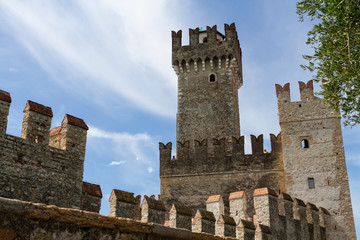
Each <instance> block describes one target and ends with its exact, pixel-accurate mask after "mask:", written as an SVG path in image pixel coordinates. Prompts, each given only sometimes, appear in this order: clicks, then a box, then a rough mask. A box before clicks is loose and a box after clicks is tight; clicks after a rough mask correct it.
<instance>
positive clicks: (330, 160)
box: [276, 81, 356, 239]
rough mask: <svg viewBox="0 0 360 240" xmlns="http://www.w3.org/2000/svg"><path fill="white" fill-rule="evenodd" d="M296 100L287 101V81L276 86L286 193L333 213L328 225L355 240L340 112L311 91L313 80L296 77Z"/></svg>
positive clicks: (344, 237)
mask: <svg viewBox="0 0 360 240" xmlns="http://www.w3.org/2000/svg"><path fill="white" fill-rule="evenodd" d="M299 87H300V96H301V100H300V101H297V102H291V100H290V85H289V83H287V84H286V85H284V87H281V86H280V85H276V94H277V98H278V109H279V121H280V127H281V135H282V148H283V156H284V171H285V184H286V191H287V193H289V194H291V195H293V196H296V197H298V198H300V199H303V200H305V201H308V202H312V203H316V204H317V205H319V206H323V207H325V208H327V209H329V210H330V212H331V213H332V214H334V219H335V220H336V221H335V222H334V223H333V226H332V228H333V229H335V230H336V229H337V230H339V231H340V232H343V233H344V234H346V235H341V236H340V235H339V236H338V237H335V238H336V239H356V236H355V227H354V217H353V212H352V206H351V199H350V190H349V182H348V176H347V170H346V162H345V153H344V147H343V140H342V134H341V123H340V113H338V112H333V111H331V110H330V109H328V108H327V107H326V105H325V104H324V102H323V100H322V99H320V98H318V97H316V96H314V90H313V82H312V81H309V82H308V83H307V84H305V83H303V82H299Z"/></svg>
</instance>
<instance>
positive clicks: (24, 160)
mask: <svg viewBox="0 0 360 240" xmlns="http://www.w3.org/2000/svg"><path fill="white" fill-rule="evenodd" d="M10 102H11V97H10V94H9V93H7V92H4V91H1V90H0V152H1V161H0V196H1V197H7V198H13V199H20V200H24V201H31V202H39V203H45V204H49V205H50V204H51V205H56V206H60V207H69V208H77V209H80V208H84V209H87V210H92V211H99V209H100V199H101V196H99V194H97V195H94V192H91V191H88V190H91V188H90V189H89V188H87V187H86V186H84V185H83V181H82V180H83V170H84V158H85V146H86V134H87V129H88V128H87V126H86V124H85V122H84V121H83V120H82V119H80V118H76V117H73V116H70V115H68V114H67V115H65V117H64V120H63V122H62V125H61V126H60V127H57V128H54V129H53V130H50V126H51V120H52V116H53V113H52V110H51V108H50V107H47V106H45V105H42V104H39V103H35V102H33V101H27V103H26V106H25V108H24V117H23V123H22V131H21V137H16V136H12V135H8V134H6V126H7V116H8V112H9V107H10ZM85 185H86V183H85ZM90 185H91V186H96V188H97V190H99V191H100V195H101V189H100V186H98V185H92V184H90ZM93 190H94V189H93Z"/></svg>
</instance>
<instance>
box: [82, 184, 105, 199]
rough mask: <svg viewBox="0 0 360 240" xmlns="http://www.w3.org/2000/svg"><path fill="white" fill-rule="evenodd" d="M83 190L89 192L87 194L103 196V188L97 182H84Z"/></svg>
mask: <svg viewBox="0 0 360 240" xmlns="http://www.w3.org/2000/svg"><path fill="white" fill-rule="evenodd" d="M82 192H83V193H87V194H89V195H91V196H95V197H100V198H102V192H101V188H100V186H99V185H97V184H93V183H88V182H83V185H82Z"/></svg>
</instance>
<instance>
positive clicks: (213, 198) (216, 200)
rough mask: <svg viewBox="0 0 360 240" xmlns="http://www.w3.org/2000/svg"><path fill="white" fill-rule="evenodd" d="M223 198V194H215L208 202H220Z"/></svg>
mask: <svg viewBox="0 0 360 240" xmlns="http://www.w3.org/2000/svg"><path fill="white" fill-rule="evenodd" d="M220 198H221V195H213V196H210V197H209V198H208V199H207V200H206V203H212V202H219V201H220Z"/></svg>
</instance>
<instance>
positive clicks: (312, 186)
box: [308, 178, 315, 189]
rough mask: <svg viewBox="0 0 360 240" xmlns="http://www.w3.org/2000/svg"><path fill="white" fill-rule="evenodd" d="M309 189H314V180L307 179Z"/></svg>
mask: <svg viewBox="0 0 360 240" xmlns="http://www.w3.org/2000/svg"><path fill="white" fill-rule="evenodd" d="M308 184H309V189H312V188H315V180H314V178H308Z"/></svg>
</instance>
